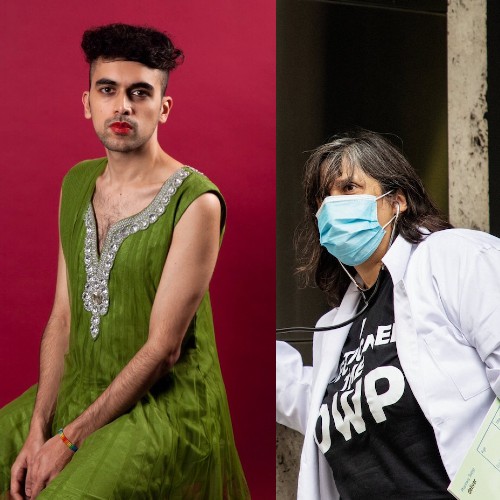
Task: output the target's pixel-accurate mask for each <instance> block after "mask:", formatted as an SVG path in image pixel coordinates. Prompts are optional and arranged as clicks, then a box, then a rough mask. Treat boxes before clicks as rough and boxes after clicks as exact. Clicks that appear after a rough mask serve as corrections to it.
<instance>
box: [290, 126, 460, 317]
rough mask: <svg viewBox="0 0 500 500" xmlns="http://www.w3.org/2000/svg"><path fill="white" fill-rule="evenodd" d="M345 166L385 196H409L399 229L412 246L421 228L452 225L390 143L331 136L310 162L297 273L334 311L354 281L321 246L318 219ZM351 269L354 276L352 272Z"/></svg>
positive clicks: (360, 134)
mask: <svg viewBox="0 0 500 500" xmlns="http://www.w3.org/2000/svg"><path fill="white" fill-rule="evenodd" d="M346 168H349V170H350V171H351V175H352V172H353V171H354V169H355V168H360V169H361V170H362V171H363V172H364V173H365V174H368V175H369V176H370V177H373V178H374V179H375V180H376V181H378V182H379V184H380V186H381V188H382V192H383V193H386V192H388V191H392V193H394V194H395V193H396V192H397V191H398V190H400V191H401V192H402V193H403V194H404V195H405V197H406V201H407V204H408V206H407V209H406V210H405V211H404V212H402V213H401V215H400V217H399V219H398V223H397V226H396V231H397V234H400V235H401V236H402V237H403V238H404V239H405V240H407V241H409V242H410V243H418V242H420V241H421V240H422V238H423V233H422V229H425V230H426V232H430V233H433V232H436V231H441V230H443V229H449V228H451V227H452V226H451V224H450V223H449V222H448V221H447V220H446V219H445V218H444V216H443V215H442V214H441V213H440V212H439V210H438V209H437V207H436V205H435V204H434V203H433V202H432V201H431V199H430V198H429V196H428V195H427V193H426V192H425V189H424V186H423V184H422V181H421V180H420V178H419V177H418V176H417V174H416V172H415V170H414V169H413V168H412V167H411V165H410V164H409V162H408V160H407V159H406V158H405V157H404V156H403V155H402V154H401V153H400V152H399V151H398V150H397V149H396V148H395V147H394V146H393V145H392V144H391V143H390V142H389V141H387V140H386V139H384V138H383V137H382V136H380V135H379V134H376V133H374V132H370V131H367V130H357V131H355V132H348V133H345V134H341V135H337V136H335V137H333V138H332V139H331V140H330V142H328V143H327V144H324V145H323V146H320V147H319V148H317V149H316V150H314V151H313V152H312V154H311V156H310V157H309V159H308V160H307V163H306V167H305V174H304V181H303V186H304V191H305V216H304V223H303V224H302V225H301V226H300V229H299V230H298V232H297V237H296V249H297V253H298V258H299V265H298V267H297V273H298V274H299V277H300V281H301V283H302V285H304V286H308V285H313V286H314V285H316V286H318V288H319V289H320V290H322V291H324V292H325V293H326V295H327V299H328V303H329V304H330V305H331V306H333V307H335V306H338V305H339V304H340V301H341V300H342V297H343V295H344V293H345V291H346V290H347V287H348V285H349V282H350V280H349V278H348V276H347V275H346V274H345V272H344V271H343V269H342V268H341V267H340V264H339V261H338V260H337V259H336V258H335V257H333V256H332V255H331V254H330V253H329V252H328V251H327V250H326V248H325V247H322V246H320V244H319V232H318V225H317V220H316V216H315V215H316V212H317V210H318V208H319V205H320V204H321V202H322V201H323V199H324V198H326V197H327V196H329V195H330V189H331V188H332V186H333V183H334V181H335V179H336V178H337V177H339V176H340V175H341V174H342V173H343V172H342V169H344V170H345V169H346ZM344 174H346V172H344ZM390 196H391V195H388V197H389V198H390ZM350 271H351V272H352V273H353V274H355V270H354V269H350Z"/></svg>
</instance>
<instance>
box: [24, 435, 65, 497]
mask: <svg viewBox="0 0 500 500" xmlns="http://www.w3.org/2000/svg"><path fill="white" fill-rule="evenodd" d="M73 453H74V452H73V451H71V450H70V449H69V448H68V447H67V446H66V445H65V444H64V443H63V442H62V440H61V438H60V436H59V435H57V436H54V437H52V438H50V439H49V440H48V441H47V442H46V443H45V444H44V445H43V446H42V447H41V448H40V449H39V450H38V452H37V454H36V455H35V456H34V458H33V461H32V463H31V464H29V465H28V473H27V475H26V485H25V495H26V497H27V498H33V499H34V498H36V497H37V496H38V494H39V493H40V491H42V490H43V488H45V487H46V486H47V485H48V484H49V483H50V482H51V481H52V479H54V478H55V477H56V476H57V475H58V474H59V472H61V471H62V470H63V469H64V467H65V466H66V464H67V463H68V462H69V461H70V460H71V459H72V458H73Z"/></svg>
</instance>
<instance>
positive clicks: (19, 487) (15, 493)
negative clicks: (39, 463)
mask: <svg viewBox="0 0 500 500" xmlns="http://www.w3.org/2000/svg"><path fill="white" fill-rule="evenodd" d="M25 477H26V465H25V466H21V465H17V464H16V463H14V465H13V466H12V469H11V470H10V494H11V496H12V498H13V499H15V500H22V499H23V494H24V479H25Z"/></svg>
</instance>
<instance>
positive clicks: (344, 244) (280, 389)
mask: <svg viewBox="0 0 500 500" xmlns="http://www.w3.org/2000/svg"><path fill="white" fill-rule="evenodd" d="M304 187H305V195H306V221H305V224H304V225H303V226H302V232H301V234H300V244H299V245H298V248H300V250H301V256H300V265H299V272H300V273H301V274H302V277H303V279H304V283H305V284H314V285H317V286H318V287H319V288H320V289H321V290H323V291H324V292H325V294H326V296H327V298H328V301H329V303H330V304H331V305H332V306H333V309H332V310H331V311H330V312H328V313H326V314H325V315H324V316H323V317H322V318H320V320H319V321H318V323H317V327H318V328H322V327H324V328H328V327H331V326H336V325H339V324H342V323H345V322H347V323H348V324H346V325H345V326H343V327H341V328H337V329H330V330H326V331H317V332H316V333H315V336H314V340H313V367H307V366H303V363H302V359H301V356H300V354H299V353H298V352H297V351H296V350H295V349H294V348H292V347H291V346H290V345H289V344H287V343H285V342H277V347H276V351H277V365H276V366H277V368H276V369H277V371H276V382H277V387H276V419H277V422H279V423H281V424H284V425H286V426H288V427H291V428H292V429H295V430H297V431H299V432H301V433H303V434H304V435H305V439H304V446H303V450H302V456H301V465H300V474H299V480H298V499H299V500H300V499H307V500H315V499H338V498H342V500H349V499H355V500H364V499H370V500H372V499H373V498H386V499H400V498H405V499H418V500H425V499H445V498H453V497H452V496H451V495H450V494H449V493H448V492H447V487H448V485H449V483H450V481H451V479H452V478H453V477H454V475H455V473H456V471H457V469H458V467H459V465H460V463H461V461H462V459H463V457H464V455H465V454H466V452H467V450H468V448H469V446H470V445H471V443H472V440H473V438H474V435H475V433H476V431H477V429H478V427H479V426H480V424H481V422H482V420H483V418H484V416H485V415H486V412H487V411H488V409H489V407H490V405H491V403H492V402H493V400H494V398H495V396H499V395H500V331H499V329H498V325H499V324H500V306H499V304H500V240H499V239H497V238H495V237H493V236H491V235H488V234H486V233H482V232H479V231H472V230H467V229H454V228H452V226H451V225H450V224H449V223H448V222H447V221H446V220H445V219H444V218H443V217H442V216H441V215H440V214H439V212H438V210H437V208H436V207H435V205H434V204H433V203H432V201H431V200H430V199H429V197H428V196H427V194H426V192H425V190H424V187H423V184H422V182H421V180H420V179H419V178H418V176H417V175H416V173H415V171H414V170H413V169H412V167H411V166H410V165H409V163H408V161H407V160H406V158H404V156H403V155H402V154H401V153H400V152H399V151H398V150H397V149H396V148H395V147H393V146H392V145H391V144H390V143H389V142H388V141H386V140H385V139H384V138H383V137H381V136H380V135H378V134H375V133H373V132H368V131H360V132H355V133H349V134H343V135H340V136H336V137H334V138H333V140H332V141H331V142H329V143H328V144H325V145H323V146H321V147H319V148H318V149H317V150H315V151H314V152H313V153H312V155H311V157H310V158H309V160H308V162H307V165H306V172H305V178H304Z"/></svg>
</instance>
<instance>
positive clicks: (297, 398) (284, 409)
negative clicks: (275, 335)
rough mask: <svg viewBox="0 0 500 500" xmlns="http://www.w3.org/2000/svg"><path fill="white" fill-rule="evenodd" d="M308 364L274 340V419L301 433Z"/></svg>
mask: <svg viewBox="0 0 500 500" xmlns="http://www.w3.org/2000/svg"><path fill="white" fill-rule="evenodd" d="M311 385H312V367H311V366H304V364H303V363H302V357H301V355H300V353H299V352H298V351H297V350H296V349H294V348H293V347H292V346H290V345H289V344H287V343H286V342H282V341H278V342H276V422H278V423H280V424H283V425H286V426H287V427H291V428H292V429H294V430H296V431H299V432H301V433H302V434H305V432H306V424H307V417H308V413H309V406H310V397H311Z"/></svg>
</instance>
